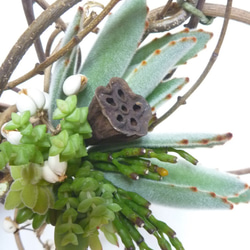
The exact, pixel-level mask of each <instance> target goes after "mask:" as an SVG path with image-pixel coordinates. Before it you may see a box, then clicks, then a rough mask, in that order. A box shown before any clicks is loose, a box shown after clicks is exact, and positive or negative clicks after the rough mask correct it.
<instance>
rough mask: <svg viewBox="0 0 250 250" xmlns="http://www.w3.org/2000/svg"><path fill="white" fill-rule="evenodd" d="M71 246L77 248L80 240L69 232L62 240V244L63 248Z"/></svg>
mask: <svg viewBox="0 0 250 250" xmlns="http://www.w3.org/2000/svg"><path fill="white" fill-rule="evenodd" d="M69 244H72V245H76V246H77V245H78V240H77V237H76V235H75V234H74V233H70V232H69V233H67V234H66V235H64V237H63V238H62V242H61V245H62V246H66V245H69Z"/></svg>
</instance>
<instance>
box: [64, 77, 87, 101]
mask: <svg viewBox="0 0 250 250" xmlns="http://www.w3.org/2000/svg"><path fill="white" fill-rule="evenodd" d="M87 81H88V79H87V77H86V76H84V75H81V74H77V75H71V76H69V77H68V78H67V79H66V80H65V81H64V83H63V92H64V94H65V95H67V96H69V95H76V94H77V93H79V92H81V91H82V90H84V89H85V88H86V86H87Z"/></svg>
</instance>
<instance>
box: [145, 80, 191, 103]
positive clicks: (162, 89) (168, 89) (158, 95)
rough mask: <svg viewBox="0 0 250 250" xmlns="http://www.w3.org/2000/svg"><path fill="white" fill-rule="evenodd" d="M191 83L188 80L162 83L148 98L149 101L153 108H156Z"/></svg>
mask: <svg viewBox="0 0 250 250" xmlns="http://www.w3.org/2000/svg"><path fill="white" fill-rule="evenodd" d="M188 81H189V79H188V78H173V79H171V80H167V81H162V82H160V83H159V85H158V86H157V87H156V88H155V89H154V90H153V92H152V93H151V94H150V95H149V96H148V97H147V101H148V103H149V105H150V106H151V107H155V106H157V105H159V104H160V103H162V102H164V101H167V100H169V99H170V98H172V96H173V95H174V94H176V93H177V92H178V91H179V90H181V88H182V87H183V86H184V85H185V84H186V83H187V82H188Z"/></svg>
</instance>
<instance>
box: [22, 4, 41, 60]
mask: <svg viewBox="0 0 250 250" xmlns="http://www.w3.org/2000/svg"><path fill="white" fill-rule="evenodd" d="M22 5H23V10H24V14H25V17H26V20H27V23H28V25H31V23H32V22H33V21H34V20H35V15H34V10H33V0H22ZM34 46H35V49H36V54H37V57H38V60H39V62H42V61H44V60H45V55H44V51H43V46H42V42H41V40H40V38H39V37H38V38H37V39H36V40H35V41H34Z"/></svg>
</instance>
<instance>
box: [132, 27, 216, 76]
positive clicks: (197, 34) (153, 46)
mask: <svg viewBox="0 0 250 250" xmlns="http://www.w3.org/2000/svg"><path fill="white" fill-rule="evenodd" d="M186 37H194V38H195V39H196V40H197V42H196V44H195V46H193V48H192V49H191V50H189V51H188V53H187V54H185V55H184V57H182V58H181V59H180V60H179V61H178V62H177V64H178V65H179V64H183V63H185V62H186V61H187V60H188V59H190V58H192V57H194V56H195V55H196V54H197V53H198V52H199V51H200V50H202V49H204V48H205V46H206V44H207V42H208V41H209V39H211V37H212V33H209V32H205V31H203V30H193V31H189V30H188V29H185V30H183V31H181V32H178V33H175V34H171V33H167V34H166V35H164V36H162V37H161V38H155V39H153V40H152V41H151V42H150V43H148V44H146V45H144V46H143V47H141V48H140V49H138V50H137V52H136V54H135V55H134V57H133V60H132V61H131V63H130V67H129V68H128V71H131V69H134V68H135V67H136V65H138V64H140V63H141V62H142V61H143V60H145V59H146V58H147V57H148V56H149V55H150V54H152V53H153V52H154V51H155V50H157V49H159V48H161V47H163V46H164V45H166V44H167V43H169V42H172V41H175V40H178V39H183V38H184V39H185V38H186ZM129 69H130V70H129ZM127 74H128V73H127Z"/></svg>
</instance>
